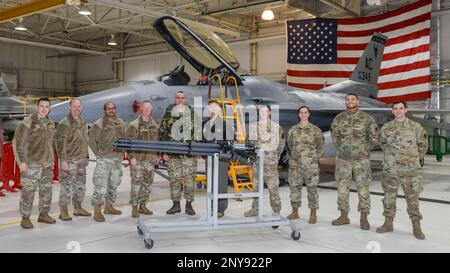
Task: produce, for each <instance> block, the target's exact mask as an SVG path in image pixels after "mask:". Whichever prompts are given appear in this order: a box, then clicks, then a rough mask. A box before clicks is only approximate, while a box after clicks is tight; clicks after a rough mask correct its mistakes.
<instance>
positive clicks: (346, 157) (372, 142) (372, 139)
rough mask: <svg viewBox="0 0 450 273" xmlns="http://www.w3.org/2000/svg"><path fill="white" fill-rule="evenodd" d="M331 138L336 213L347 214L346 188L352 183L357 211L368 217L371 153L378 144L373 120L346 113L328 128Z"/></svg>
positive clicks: (369, 117) (367, 116) (362, 115)
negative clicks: (336, 204)
mask: <svg viewBox="0 0 450 273" xmlns="http://www.w3.org/2000/svg"><path fill="white" fill-rule="evenodd" d="M331 136H332V138H333V142H334V144H335V146H336V149H337V155H336V171H335V178H336V181H337V187H338V201H337V203H338V209H339V210H341V211H345V212H348V211H349V210H350V207H349V204H348V199H349V191H350V190H349V186H350V182H351V181H352V178H354V179H355V182H356V186H357V189H358V196H359V204H358V211H359V212H363V213H367V214H369V212H370V192H369V185H370V183H371V180H372V172H371V169H370V160H369V157H370V152H371V151H372V149H373V147H374V146H376V145H377V144H378V137H379V131H378V126H377V124H376V122H375V120H374V119H373V118H372V117H371V116H369V115H368V114H367V113H364V112H362V111H359V110H358V111H357V112H355V113H351V112H350V111H348V110H347V111H345V112H342V113H340V114H338V115H337V116H336V117H335V118H334V120H333V123H332V124H331Z"/></svg>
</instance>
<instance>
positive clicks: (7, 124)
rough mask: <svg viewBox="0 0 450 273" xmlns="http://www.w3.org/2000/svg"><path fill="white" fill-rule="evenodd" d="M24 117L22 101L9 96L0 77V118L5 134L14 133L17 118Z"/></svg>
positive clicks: (17, 122) (17, 121)
mask: <svg viewBox="0 0 450 273" xmlns="http://www.w3.org/2000/svg"><path fill="white" fill-rule="evenodd" d="M23 115H24V103H23V101H21V100H19V99H16V98H14V97H12V96H11V93H10V92H9V89H8V87H7V86H6V84H5V82H4V81H3V79H2V78H1V77H0V118H1V119H2V122H3V131H4V132H5V134H9V133H12V132H14V130H15V129H16V127H17V124H19V119H18V118H19V117H22V116H23Z"/></svg>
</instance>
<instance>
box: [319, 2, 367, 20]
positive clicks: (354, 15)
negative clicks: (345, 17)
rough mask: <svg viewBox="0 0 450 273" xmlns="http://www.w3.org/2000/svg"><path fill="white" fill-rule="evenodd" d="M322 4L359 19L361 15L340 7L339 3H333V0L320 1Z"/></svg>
mask: <svg viewBox="0 0 450 273" xmlns="http://www.w3.org/2000/svg"><path fill="white" fill-rule="evenodd" d="M319 1H320V2H322V3H324V4H325V5H328V6H330V7H332V8H334V9H337V10H339V11H342V12H345V13H347V14H349V15H351V16H353V17H358V16H359V15H358V14H356V13H355V12H353V11H351V10H349V9H347V8H345V7H343V6H341V5H339V4H338V3H335V2H333V1H332V0H319Z"/></svg>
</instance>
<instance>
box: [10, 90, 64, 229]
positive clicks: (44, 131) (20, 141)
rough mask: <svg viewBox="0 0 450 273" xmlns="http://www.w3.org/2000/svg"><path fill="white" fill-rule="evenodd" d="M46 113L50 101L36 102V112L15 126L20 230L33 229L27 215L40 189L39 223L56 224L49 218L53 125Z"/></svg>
mask: <svg viewBox="0 0 450 273" xmlns="http://www.w3.org/2000/svg"><path fill="white" fill-rule="evenodd" d="M49 111H50V100H49V99H48V98H41V99H39V100H38V102H37V111H36V112H35V113H34V114H33V115H32V116H30V117H26V118H24V119H23V120H22V121H21V122H20V123H19V125H17V128H16V131H15V134H14V139H13V149H14V157H15V161H16V162H17V164H18V165H19V168H20V181H21V184H22V193H21V195H20V205H19V211H20V214H21V216H22V222H21V223H20V226H21V227H22V228H24V229H30V228H33V224H32V223H31V220H30V215H31V211H32V209H33V200H34V193H35V191H36V188H37V187H39V218H38V222H42V223H46V224H54V223H55V222H56V221H55V219H53V218H51V217H50V216H49V215H48V212H49V211H50V205H51V203H52V177H53V165H54V150H53V137H54V134H55V130H56V129H55V123H54V122H53V121H52V120H51V119H49V118H48V116H47V115H48V113H49Z"/></svg>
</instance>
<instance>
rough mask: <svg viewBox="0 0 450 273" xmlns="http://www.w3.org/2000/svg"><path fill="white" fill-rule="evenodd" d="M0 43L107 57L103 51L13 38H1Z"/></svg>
mask: <svg viewBox="0 0 450 273" xmlns="http://www.w3.org/2000/svg"><path fill="white" fill-rule="evenodd" d="M0 42H5V43H14V44H22V45H29V46H37V47H45V48H52V49H56V50H63V51H72V52H78V53H84V54H93V55H103V56H104V55H106V53H105V52H101V51H95V50H89V49H81V48H74V47H68V46H59V45H51V44H45V43H36V42H31V41H25V40H19V39H11V38H5V37H0Z"/></svg>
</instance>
